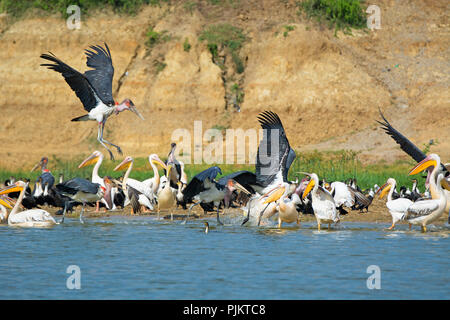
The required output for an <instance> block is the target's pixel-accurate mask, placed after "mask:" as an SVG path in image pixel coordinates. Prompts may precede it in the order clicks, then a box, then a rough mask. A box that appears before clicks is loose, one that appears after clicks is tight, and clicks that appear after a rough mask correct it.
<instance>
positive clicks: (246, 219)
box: [241, 200, 250, 226]
mask: <svg viewBox="0 0 450 320" xmlns="http://www.w3.org/2000/svg"><path fill="white" fill-rule="evenodd" d="M248 220H250V200H249V202H248V210H247V216H246V217H245V219H244V221H242V224H241V226H243V225H244V224H246V223H247V222H248Z"/></svg>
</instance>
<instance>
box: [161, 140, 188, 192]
mask: <svg viewBox="0 0 450 320" xmlns="http://www.w3.org/2000/svg"><path fill="white" fill-rule="evenodd" d="M176 148H177V144H176V143H174V142H172V143H171V145H170V151H169V154H168V155H167V160H166V161H164V163H165V164H166V165H169V164H170V165H172V168H174V169H175V170H171V173H170V176H169V181H170V186H171V187H172V188H175V189H177V188H178V187H179V185H178V182H179V181H181V182H182V183H183V184H187V175H186V172H184V163H183V162H181V161H178V160H177V159H176V158H175V150H176ZM164 174H166V171H165V170H164Z"/></svg>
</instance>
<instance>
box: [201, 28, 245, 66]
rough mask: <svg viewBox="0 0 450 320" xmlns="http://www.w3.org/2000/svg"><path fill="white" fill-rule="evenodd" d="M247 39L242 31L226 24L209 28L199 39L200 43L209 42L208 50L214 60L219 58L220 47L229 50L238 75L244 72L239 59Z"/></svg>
mask: <svg viewBox="0 0 450 320" xmlns="http://www.w3.org/2000/svg"><path fill="white" fill-rule="evenodd" d="M246 39H247V38H246V36H245V35H244V34H243V32H242V29H240V28H237V27H234V26H232V25H230V24H226V23H224V24H216V25H212V26H209V27H207V28H206V29H205V30H203V31H202V33H201V34H200V37H199V40H200V41H206V42H207V46H208V49H209V51H210V52H211V54H212V55H213V57H214V58H217V56H218V48H219V46H220V47H223V48H226V49H227V50H229V52H230V53H231V57H232V59H233V62H234V64H235V68H236V71H237V72H238V73H242V72H244V64H243V62H242V60H241V59H240V57H239V50H240V49H241V48H242V45H243V43H244V41H245V40H246Z"/></svg>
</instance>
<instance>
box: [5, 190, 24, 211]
mask: <svg viewBox="0 0 450 320" xmlns="http://www.w3.org/2000/svg"><path fill="white" fill-rule="evenodd" d="M24 195H25V188H23V189H22V191H20V195H19V199H17V201H16V204H15V205H14V208H12V210H11V212H10V213H9V216H8V219H9V218H11V217H12V216H14V215H15V214H16V213H17V211H18V210H19V206H20V204H21V203H22V200H23V196H24Z"/></svg>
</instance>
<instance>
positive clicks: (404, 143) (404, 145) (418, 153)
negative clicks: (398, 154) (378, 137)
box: [377, 110, 427, 162]
mask: <svg viewBox="0 0 450 320" xmlns="http://www.w3.org/2000/svg"><path fill="white" fill-rule="evenodd" d="M380 115H381V117H382V118H383V120H384V122H381V121H378V120H377V122H378V123H379V124H381V125H382V127H381V129H383V130H384V131H386V133H387V134H388V135H390V136H391V137H392V139H394V140H395V142H397V143H398V144H399V145H400V148H401V149H402V150H403V151H404V152H406V153H407V154H409V155H410V156H411V158H413V159H414V160H416V161H417V162H420V161H422V160H423V159H425V158H426V156H427V155H426V154H425V153H423V152H422V150H420V149H419V148H417V146H416V145H415V144H414V143H412V142H411V141H409V140H408V138H406V137H405V136H404V135H402V134H401V133H400V132H398V131H397V130H396V129H395V128H394V127H392V126H391V124H390V123H389V121H387V120H386V118H385V117H384V115H383V114H382V113H381V110H380Z"/></svg>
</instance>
